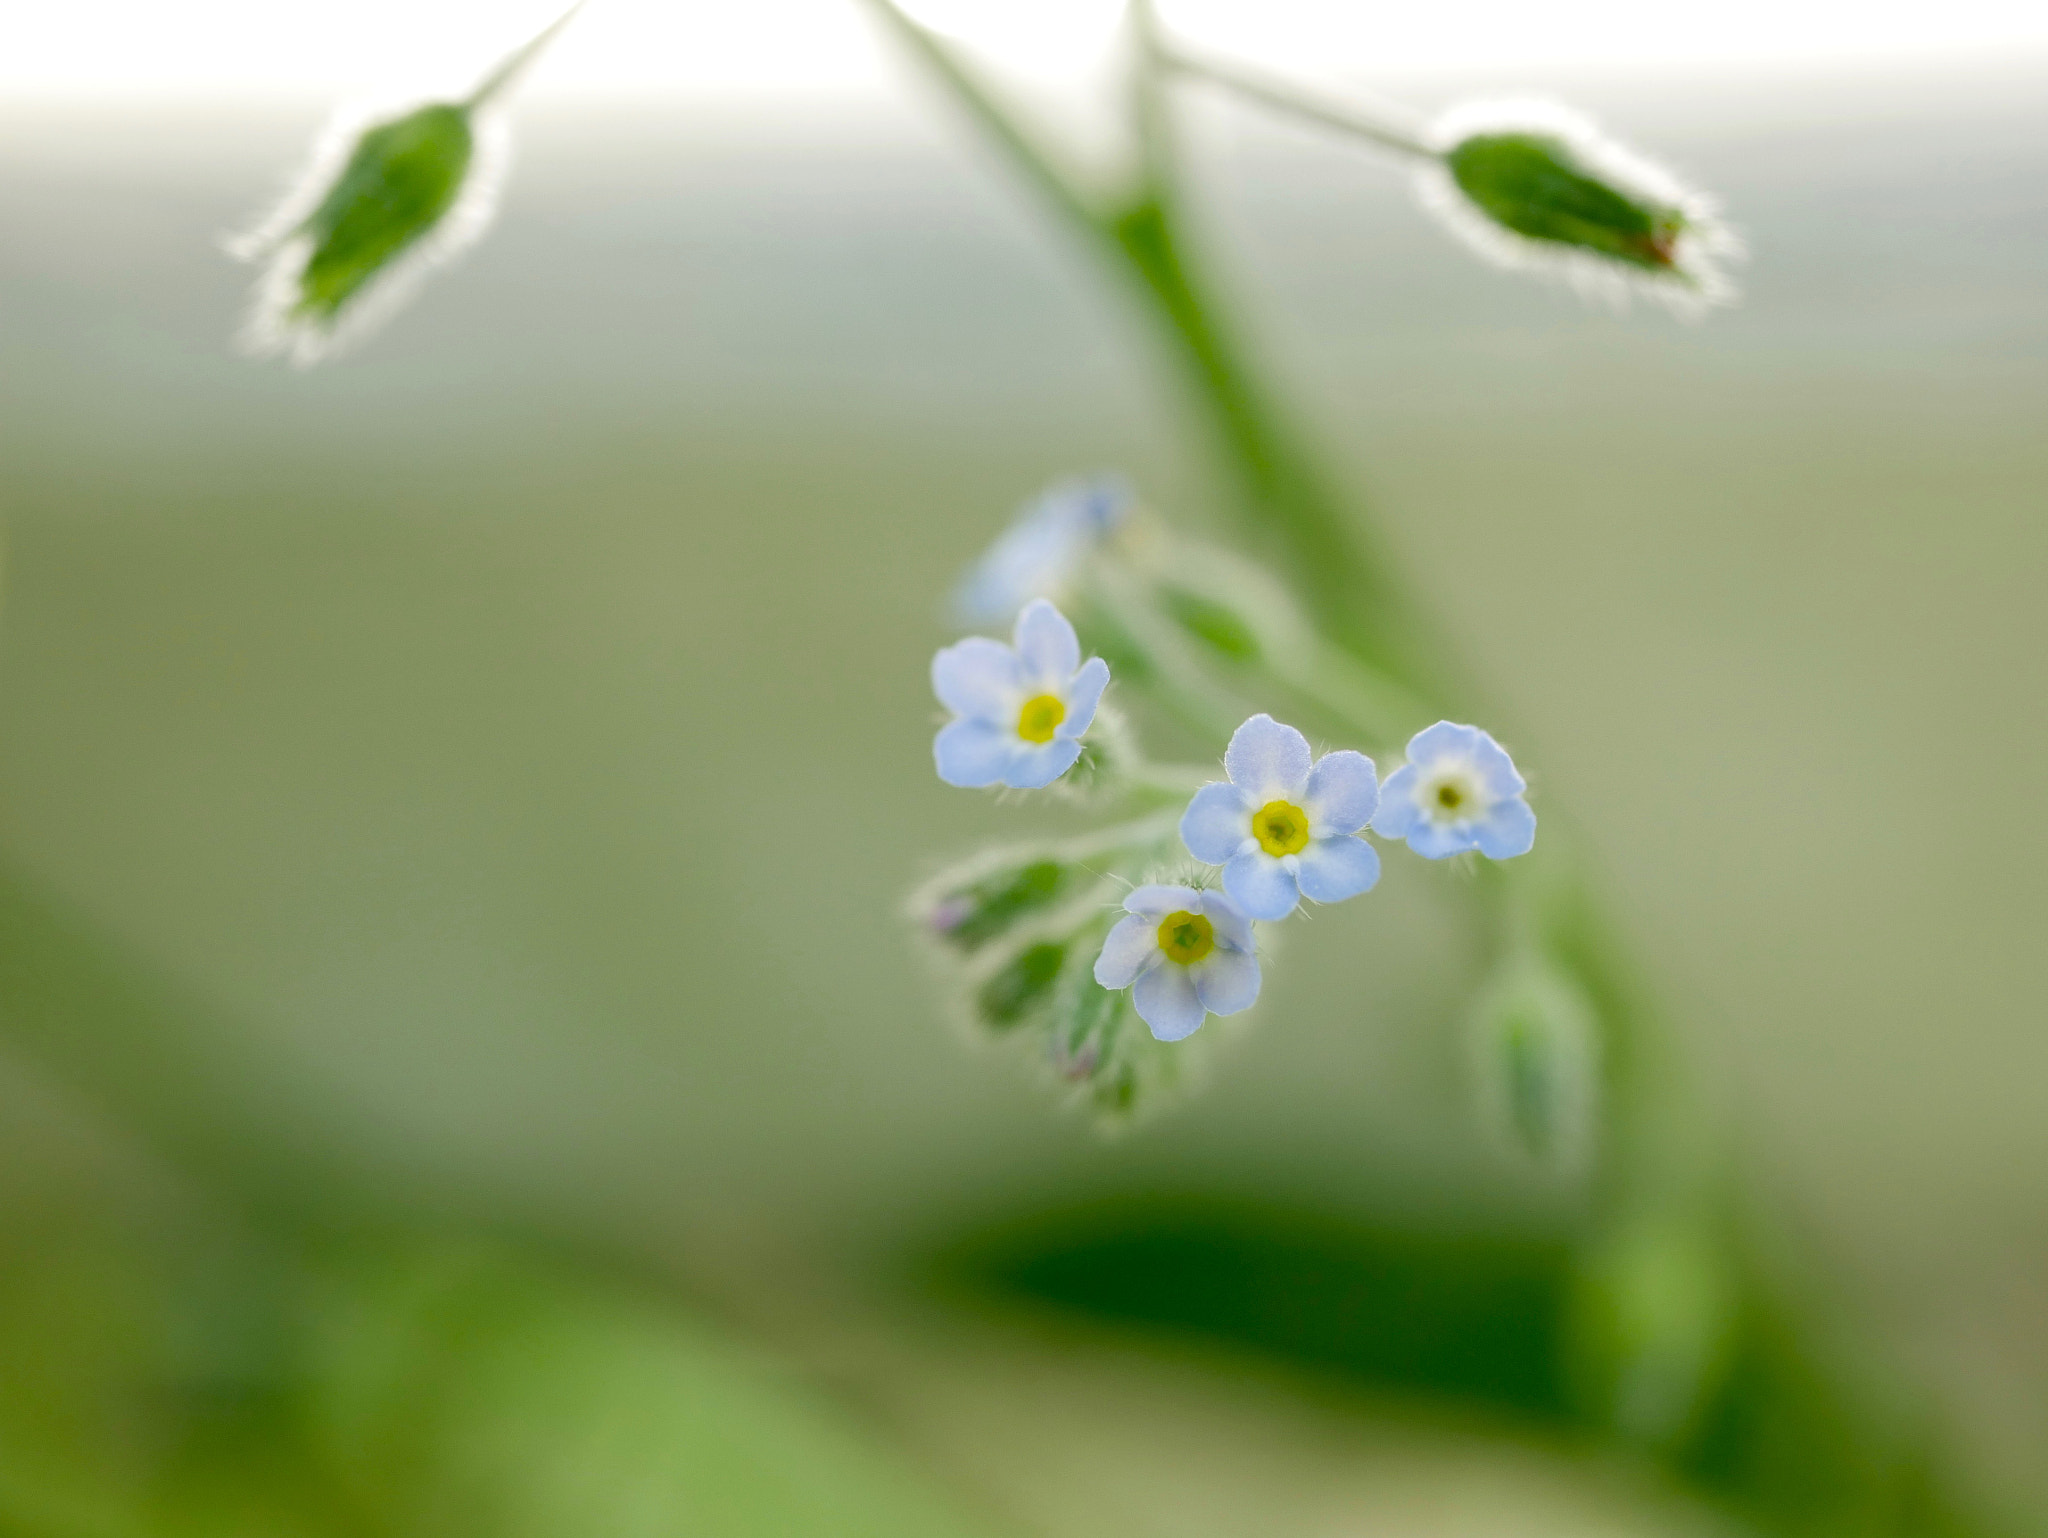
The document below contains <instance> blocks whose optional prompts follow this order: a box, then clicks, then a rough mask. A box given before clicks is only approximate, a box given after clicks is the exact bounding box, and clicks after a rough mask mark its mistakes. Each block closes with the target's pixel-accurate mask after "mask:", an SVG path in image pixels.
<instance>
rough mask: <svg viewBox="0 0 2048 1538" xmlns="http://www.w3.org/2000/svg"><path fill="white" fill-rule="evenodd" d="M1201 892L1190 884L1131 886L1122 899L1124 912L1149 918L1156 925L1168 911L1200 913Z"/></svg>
mask: <svg viewBox="0 0 2048 1538" xmlns="http://www.w3.org/2000/svg"><path fill="white" fill-rule="evenodd" d="M1201 911H1202V894H1201V893H1200V892H1197V891H1196V890H1195V889H1194V888H1193V887H1191V886H1165V885H1162V884H1159V883H1154V884H1152V885H1150V886H1141V887H1133V888H1131V894H1130V896H1128V897H1126V898H1125V899H1124V912H1126V913H1135V914H1138V915H1140V916H1141V917H1143V918H1148V919H1150V920H1151V921H1152V922H1153V924H1154V925H1155V926H1156V925H1157V924H1158V923H1159V921H1160V920H1161V919H1163V918H1165V917H1166V915H1167V914H1169V913H1200V912H1201Z"/></svg>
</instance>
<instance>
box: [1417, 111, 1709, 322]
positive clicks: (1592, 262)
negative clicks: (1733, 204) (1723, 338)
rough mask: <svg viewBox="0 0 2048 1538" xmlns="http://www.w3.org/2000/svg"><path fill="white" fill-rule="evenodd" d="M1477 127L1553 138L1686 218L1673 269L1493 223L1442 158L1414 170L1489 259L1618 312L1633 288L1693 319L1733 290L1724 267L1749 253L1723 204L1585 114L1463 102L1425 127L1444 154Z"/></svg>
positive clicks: (1437, 209) (1622, 186) (1444, 215)
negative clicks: (1560, 283) (1724, 216)
mask: <svg viewBox="0 0 2048 1538" xmlns="http://www.w3.org/2000/svg"><path fill="white" fill-rule="evenodd" d="M1481 134H1528V135H1531V136H1535V137H1541V138H1546V139H1555V140H1557V141H1558V142H1559V143H1561V144H1563V145H1564V146H1565V148H1566V149H1567V150H1568V151H1569V152H1570V155H1571V158H1572V159H1573V160H1574V161H1575V162H1576V163H1577V164H1578V165H1579V166H1580V167H1581V168H1582V169H1583V170H1584V171H1586V172H1587V173H1588V174H1589V175H1591V176H1593V177H1595V178H1597V179H1599V180H1601V181H1605V182H1607V183H1609V184H1610V185H1612V186H1613V187H1614V188H1616V189H1617V190H1618V191H1620V192H1622V193H1624V194H1626V195H1628V196H1630V197H1633V198H1636V199H1638V200H1640V201H1642V202H1646V203H1657V204H1661V205H1663V206H1664V207H1667V208H1675V209H1677V210H1678V212H1679V213H1680V214H1682V215H1683V216H1684V219H1685V227H1684V229H1683V230H1681V231H1680V233H1679V236H1678V240H1677V243H1676V245H1675V247H1674V249H1673V253H1672V271H1671V272H1670V273H1669V274H1662V273H1657V272H1653V271H1651V270H1650V269H1648V268H1642V267H1635V266H1632V265H1630V264H1629V263H1626V262H1623V261H1619V260H1617V259H1615V258H1613V257H1608V256H1602V255H1601V254H1600V253H1599V252H1597V251H1588V250H1585V249H1583V248H1582V247H1577V246H1570V245H1566V244H1563V243H1562V242H1559V241H1554V240H1537V239H1535V238H1533V237H1531V236H1528V235H1523V234H1521V233H1519V232H1518V231H1515V230H1511V229H1508V228H1507V227H1506V226H1504V225H1501V224H1497V223H1495V222H1494V220H1493V218H1492V217H1491V216H1490V215H1488V214H1487V213H1486V212H1485V210H1483V209H1481V208H1480V207H1479V206H1478V205H1476V204H1475V203H1474V202H1473V201H1472V200H1471V199H1470V198H1469V197H1467V196H1466V195H1465V191H1464V189H1463V188H1461V187H1460V186H1459V185H1458V183H1457V180H1456V178H1455V177H1453V176H1452V175H1451V171H1450V167H1449V166H1448V165H1447V164H1446V163H1445V162H1444V161H1443V160H1441V159H1437V158H1431V159H1429V160H1427V161H1424V162H1423V163H1422V165H1421V166H1420V168H1419V169H1418V171H1417V173H1416V191H1417V193H1418V194H1419V195H1420V197H1421V200H1422V203H1423V206H1424V207H1425V208H1427V209H1428V210H1429V211H1430V212H1431V213H1433V214H1435V215H1436V216H1437V218H1438V219H1440V220H1441V221H1442V222H1443V224H1444V225H1445V227H1446V228H1448V229H1449V230H1450V231H1451V233H1452V234H1454V235H1456V236H1457V237H1458V238H1459V239H1460V240H1462V241H1463V242H1464V243H1465V244H1466V245H1467V246H1469V247H1471V248H1472V249H1473V250H1474V251H1476V252H1478V253H1479V255H1480V256H1482V257H1484V258H1485V259H1486V260H1487V261H1489V262H1492V263H1494V264H1495V265H1496V266H1499V267H1504V268H1507V269H1510V270H1512V271H1517V272H1534V273H1537V274H1540V275H1543V276H1548V277H1553V278H1561V279H1563V280H1564V281H1565V282H1567V283H1569V284H1570V285H1571V286H1572V288H1573V289H1575V290H1576V291H1577V292H1578V293H1579V294H1580V295H1582V296H1583V297H1585V298H1586V299H1588V300H1591V301H1603V302H1605V303H1607V304H1610V305H1612V306H1613V307H1614V308H1615V309H1617V310H1626V309H1627V308H1628V305H1629V300H1630V299H1631V297H1632V296H1634V295H1635V294H1638V293H1640V294H1647V295H1649V296H1651V297H1652V298H1655V299H1657V300H1659V301H1661V302H1662V303H1663V304H1664V305H1665V306H1666V307H1667V308H1668V309H1669V310H1670V311H1671V312H1672V313H1673V314H1675V315H1677V316H1679V317H1680V318H1681V319H1684V320H1698V319H1700V318H1701V317H1703V316H1704V315H1705V314H1706V312H1707V311H1708V310H1711V309H1713V308H1715V307H1716V306H1720V305H1729V304H1733V303H1735V301H1736V300H1737V298H1738V297H1740V296H1739V293H1738V290H1737V289H1736V287H1735V284H1734V281H1733V280H1732V279H1731V278H1730V277H1729V276H1728V273H1727V270H1726V268H1727V264H1730V263H1733V262H1737V261H1740V260H1741V259H1742V258H1743V256H1744V255H1746V254H1747V253H1746V251H1745V248H1744V246H1743V243H1742V238H1741V236H1739V235H1737V234H1736V233H1735V231H1733V230H1732V229H1730V228H1729V227H1728V226H1727V225H1726V224H1724V223H1723V222H1722V221H1721V218H1720V204H1719V203H1718V202H1717V201H1716V200H1715V199H1714V198H1713V197H1711V196H1710V195H1709V194H1707V193H1704V192H1700V191H1698V190H1697V189H1696V188H1692V187H1689V186H1687V185H1686V184H1685V183H1684V182H1683V181H1681V180H1680V179H1679V178H1678V177H1677V176H1675V175H1673V174H1672V173H1671V172H1670V171H1669V170H1667V169H1666V168H1665V167H1663V166H1661V165H1659V164H1657V162H1655V161H1653V160H1650V159H1648V158H1647V157H1646V156H1643V155H1639V154H1637V153H1636V152H1635V151H1634V150H1632V149H1630V148H1629V147H1628V146H1627V145H1625V144H1622V143H1620V142H1619V141H1618V140H1616V139H1613V138H1611V137H1609V136H1608V135H1607V134H1605V133H1603V132H1602V131H1601V129H1600V126H1599V125H1598V124H1597V123H1596V122H1594V120H1593V119H1592V118H1591V117H1589V116H1587V115H1586V114H1585V113H1583V112H1581V111H1579V110H1578V109H1577V108H1574V107H1568V106H1565V105H1564V104H1563V103H1561V102H1555V101H1549V100H1546V99H1544V98H1541V97H1511V98H1502V99H1496V100H1487V101H1474V102H1465V103H1463V104H1461V105H1459V106H1456V107H1453V108H1451V109H1450V110H1449V111H1447V112H1445V113H1443V114H1442V115H1441V116H1440V117H1438V118H1437V119H1436V121H1435V122H1434V123H1432V124H1431V125H1430V128H1429V133H1428V141H1429V144H1430V147H1431V148H1432V149H1434V150H1435V151H1436V152H1437V154H1438V155H1444V154H1448V153H1449V152H1450V151H1451V150H1453V149H1455V148H1457V146H1458V145H1460V144H1462V143H1464V142H1465V141H1466V140H1467V139H1470V138H1473V137H1475V136H1477V135H1481Z"/></svg>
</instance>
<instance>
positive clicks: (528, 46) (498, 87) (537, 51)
mask: <svg viewBox="0 0 2048 1538" xmlns="http://www.w3.org/2000/svg"><path fill="white" fill-rule="evenodd" d="M584 4H585V0H576V3H575V4H574V5H572V6H570V7H569V9H568V10H566V11H564V12H562V14H561V15H559V16H557V17H556V18H555V19H554V20H553V21H551V22H549V23H548V24H547V26H545V27H543V28H542V29H541V30H540V31H539V32H537V33H535V34H534V36H533V37H532V38H531V39H530V40H529V41H528V42H526V43H525V44H523V45H522V46H521V47H519V48H516V49H514V50H513V51H512V53H511V54H509V55H508V56H507V57H506V59H505V61H504V62H503V63H501V64H500V65H499V66H498V67H497V68H496V69H494V70H492V71H491V72H490V73H489V74H488V75H486V76H484V78H483V81H482V83H481V84H479V85H478V86H477V88H476V89H475V90H474V91H471V92H470V93H469V100H468V101H466V102H464V103H463V105H464V106H465V107H467V108H468V109H469V110H470V111H472V112H474V111H476V109H477V108H479V107H481V106H483V105H484V104H485V103H486V102H489V101H491V100H493V99H495V98H496V97H498V96H500V95H502V94H503V93H504V92H505V91H506V90H507V89H509V88H510V87H511V85H512V83H513V82H514V81H515V80H517V79H518V78H519V77H520V76H521V75H523V74H525V73H526V70H527V67H528V66H529V65H531V64H532V63H533V61H534V60H535V59H537V58H539V57H540V56H541V54H542V53H543V52H544V51H545V50H546V48H547V46H548V44H550V43H552V42H553V41H554V40H555V39H556V38H557V37H559V36H560V35H561V32H562V29H563V28H564V27H566V26H568V25H569V23H570V22H571V21H573V20H575V19H576V13H577V12H578V11H580V10H582V9H583V6H584Z"/></svg>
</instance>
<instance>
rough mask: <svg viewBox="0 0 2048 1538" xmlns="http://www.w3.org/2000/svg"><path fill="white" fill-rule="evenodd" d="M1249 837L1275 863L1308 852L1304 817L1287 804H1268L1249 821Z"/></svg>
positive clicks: (1294, 807)
mask: <svg viewBox="0 0 2048 1538" xmlns="http://www.w3.org/2000/svg"><path fill="white" fill-rule="evenodd" d="M1252 836H1253V837H1254V838H1256V839H1257V840H1258V841H1259V847H1260V848H1261V849H1263V850H1265V851H1266V853H1267V854H1269V855H1272V856H1273V857H1274V858H1275V859H1278V858H1279V857H1280V856H1281V855H1283V854H1300V853H1301V852H1302V850H1304V849H1306V848H1308V813H1306V812H1304V811H1303V810H1302V809H1301V808H1300V807H1298V806H1296V805H1294V803H1292V802H1291V801H1268V802H1267V803H1266V804H1265V805H1264V806H1262V807H1260V808H1259V810H1258V813H1257V815H1256V816H1254V817H1253V818H1252Z"/></svg>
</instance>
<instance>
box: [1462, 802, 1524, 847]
mask: <svg viewBox="0 0 2048 1538" xmlns="http://www.w3.org/2000/svg"><path fill="white" fill-rule="evenodd" d="M1472 839H1473V842H1475V843H1476V844H1478V845H1479V852H1480V853H1481V854H1483V855H1485V856H1486V857H1487V858H1488V859H1490V860H1512V859H1513V858H1514V857H1515V856H1516V855H1518V854H1527V853H1528V852H1529V850H1530V848H1531V847H1532V846H1533V845H1534V844H1535V842H1536V814H1535V813H1534V812H1532V811H1530V810H1529V803H1528V802H1526V801H1519V800H1517V801H1503V802H1501V803H1500V804H1499V805H1498V806H1496V807H1494V809H1493V810H1492V811H1491V812H1488V813H1487V814H1486V816H1485V817H1483V818H1481V819H1480V820H1479V821H1478V822H1476V823H1474V824H1473V825H1472Z"/></svg>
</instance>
